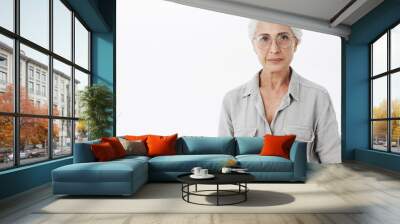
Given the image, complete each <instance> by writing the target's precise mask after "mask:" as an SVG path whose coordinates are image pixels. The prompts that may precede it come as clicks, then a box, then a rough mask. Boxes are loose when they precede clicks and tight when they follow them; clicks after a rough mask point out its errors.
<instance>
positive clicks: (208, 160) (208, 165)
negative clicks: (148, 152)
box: [149, 154, 235, 172]
mask: <svg viewBox="0 0 400 224" xmlns="http://www.w3.org/2000/svg"><path fill="white" fill-rule="evenodd" d="M230 159H235V158H234V157H233V156H231V155H215V154H213V155H174V156H158V157H154V158H152V159H150V160H149V170H150V171H152V172H154V171H163V172H169V171H174V172H190V171H191V170H192V168H193V167H196V166H200V167H203V168H205V169H209V170H210V171H212V172H216V171H219V170H220V169H221V168H222V167H223V166H224V165H225V164H226V162H227V161H228V160H230Z"/></svg>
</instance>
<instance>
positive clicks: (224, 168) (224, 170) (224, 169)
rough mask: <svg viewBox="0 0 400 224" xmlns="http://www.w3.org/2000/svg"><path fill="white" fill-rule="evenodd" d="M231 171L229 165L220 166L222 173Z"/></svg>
mask: <svg viewBox="0 0 400 224" xmlns="http://www.w3.org/2000/svg"><path fill="white" fill-rule="evenodd" d="M231 171H232V168H230V167H222V170H221V172H222V173H230V172H231Z"/></svg>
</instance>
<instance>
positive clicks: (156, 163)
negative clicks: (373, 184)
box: [52, 136, 307, 195]
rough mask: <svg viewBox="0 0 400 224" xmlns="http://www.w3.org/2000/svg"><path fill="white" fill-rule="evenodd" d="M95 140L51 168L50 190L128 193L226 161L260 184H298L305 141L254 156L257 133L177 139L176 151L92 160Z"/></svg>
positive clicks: (212, 168)
mask: <svg viewBox="0 0 400 224" xmlns="http://www.w3.org/2000/svg"><path fill="white" fill-rule="evenodd" d="M95 143H99V141H90V142H84V143H77V144H75V151H74V156H73V161H74V163H73V164H70V165H66V166H63V167H59V168H57V169H55V170H53V171H52V181H53V182H52V186H53V193H54V194H68V195H131V194H134V193H135V192H136V191H137V190H138V189H139V188H140V187H141V186H143V185H144V184H146V183H147V182H148V181H152V182H162V181H176V177H177V176H178V175H180V174H183V173H187V172H190V170H191V169H192V168H193V167H196V166H200V167H203V168H207V169H209V170H210V172H218V171H219V170H220V169H221V168H222V167H223V166H224V165H225V164H226V163H227V161H228V160H230V159H235V160H236V161H237V162H238V164H239V165H240V166H241V167H242V168H247V169H248V171H249V172H250V173H251V174H253V175H254V176H255V177H256V181H260V182H276V181H279V182H281V181H285V182H304V181H305V180H306V170H307V167H306V166H307V157H306V143H304V142H298V141H295V142H294V144H293V145H292V148H291V150H290V160H289V159H285V158H282V157H276V156H260V155H258V154H259V152H260V150H261V148H262V146H263V138H262V137H236V138H233V137H195V136H185V137H180V138H178V140H177V143H176V149H177V155H169V156H157V157H153V158H150V157H147V156H127V157H124V158H122V159H118V160H113V161H107V162H96V161H95V157H94V155H93V154H92V151H91V148H90V145H91V144H95Z"/></svg>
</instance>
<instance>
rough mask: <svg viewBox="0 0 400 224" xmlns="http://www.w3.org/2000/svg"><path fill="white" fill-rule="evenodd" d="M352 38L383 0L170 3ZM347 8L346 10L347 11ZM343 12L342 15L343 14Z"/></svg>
mask: <svg viewBox="0 0 400 224" xmlns="http://www.w3.org/2000/svg"><path fill="white" fill-rule="evenodd" d="M167 1H172V2H176V3H179V4H184V5H188V6H193V7H198V8H203V9H208V10H213V11H217V12H223V13H228V14H233V15H237V16H243V17H248V18H253V19H258V20H264V21H270V22H275V23H283V24H288V25H291V26H295V27H299V28H303V29H308V30H312V31H317V32H321V33H328V34H333V35H337V36H342V37H345V38H348V36H349V35H350V32H351V25H352V24H354V23H355V22H357V21H358V20H359V19H360V18H361V17H362V16H364V15H366V14H367V13H368V12H369V11H371V10H372V9H374V8H375V7H376V6H378V5H379V4H380V3H382V2H383V0H167ZM347 5H348V7H347V9H345V10H342V9H344V8H346V6H347ZM339 12H340V13H339Z"/></svg>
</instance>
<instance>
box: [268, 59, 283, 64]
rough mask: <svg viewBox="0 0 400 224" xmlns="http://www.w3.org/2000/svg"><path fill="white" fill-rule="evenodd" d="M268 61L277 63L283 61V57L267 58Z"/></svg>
mask: <svg viewBox="0 0 400 224" xmlns="http://www.w3.org/2000/svg"><path fill="white" fill-rule="evenodd" d="M268 61H269V62H272V63H279V62H281V61H283V59H282V58H274V59H268Z"/></svg>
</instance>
